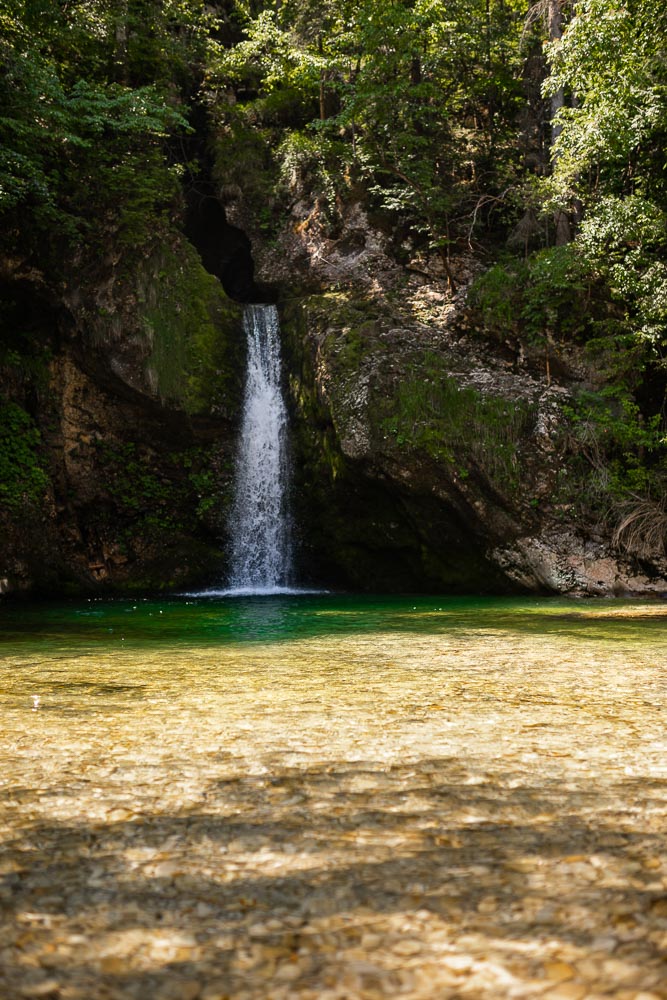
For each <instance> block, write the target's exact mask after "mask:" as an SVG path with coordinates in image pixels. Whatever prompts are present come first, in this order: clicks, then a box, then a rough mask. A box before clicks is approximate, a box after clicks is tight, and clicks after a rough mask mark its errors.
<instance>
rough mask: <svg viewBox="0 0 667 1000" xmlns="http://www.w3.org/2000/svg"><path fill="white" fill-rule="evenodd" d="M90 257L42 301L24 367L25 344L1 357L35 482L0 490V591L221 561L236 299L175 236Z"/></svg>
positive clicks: (150, 576)
mask: <svg viewBox="0 0 667 1000" xmlns="http://www.w3.org/2000/svg"><path fill="white" fill-rule="evenodd" d="M101 271H103V272H104V274H105V277H104V280H102V279H101V278H99V279H98V280H97V281H94V282H91V281H90V280H88V283H87V284H86V283H84V282H82V283H81V284H80V285H76V284H75V283H74V282H72V283H70V284H69V286H68V287H66V288H65V289H64V291H63V295H62V299H61V300H60V301H50V302H49V303H47V304H46V305H45V306H44V308H43V310H42V311H41V313H40V324H41V327H40V330H39V331H38V333H39V335H40V336H41V337H43V336H44V328H45V327H46V326H47V325H48V324H51V325H52V331H53V332H52V337H51V347H50V350H49V352H48V355H47V357H46V360H43V361H41V360H40V365H41V367H40V369H39V371H38V372H37V374H36V375H32V377H31V379H30V380H28V379H27V377H26V375H25V372H26V371H27V370H28V361H27V360H26V359H19V362H17V363H16V371H15V372H14V373H12V371H11V370H9V369H6V370H5V371H3V372H1V373H0V376H1V377H2V385H3V390H4V394H6V395H7V396H9V397H10V398H11V399H12V404H11V405H12V406H14V407H15V408H16V411H17V412H19V413H23V414H24V419H25V420H26V421H28V420H30V421H31V426H32V427H33V428H34V431H33V433H34V434H37V436H38V441H39V443H38V445H37V446H36V448H35V450H34V455H32V459H33V460H34V463H35V465H36V467H38V468H39V469H40V470H41V473H42V475H43V476H44V477H45V478H46V481H47V484H48V485H47V487H46V488H45V490H42V491H41V492H39V493H37V492H35V491H33V494H31V495H29V494H28V492H27V491H23V492H22V491H21V488H20V486H18V487H17V488H16V490H15V494H16V495H15V496H10V497H9V501H10V502H9V503H7V504H5V505H4V506H3V504H2V503H0V539H1V545H0V587H1V588H2V592H5V593H13V592H21V591H33V592H35V591H38V592H44V593H47V594H49V595H53V594H58V593H61V594H62V593H63V592H65V593H68V592H82V591H84V592H90V591H92V592H96V591H100V590H101V591H105V590H106V591H114V590H120V591H123V592H126V591H128V590H137V589H163V588H169V587H174V586H183V585H185V584H188V583H192V582H198V581H200V580H202V579H209V580H213V579H218V578H219V576H220V574H221V573H222V572H223V569H224V541H225V538H224V524H225V511H226V506H227V505H228V503H229V494H230V488H231V478H232V474H233V468H232V465H233V448H234V435H235V421H236V414H237V412H238V408H239V405H240V397H241V391H242V381H243V350H244V348H243V332H242V321H241V307H240V306H239V305H237V304H236V303H233V302H231V300H229V299H227V297H226V296H225V294H224V292H223V291H222V288H221V287H220V284H219V282H218V281H217V280H216V279H215V278H213V277H211V276H210V275H208V274H207V273H206V272H205V271H204V269H203V268H202V266H201V264H200V263H199V261H198V259H197V255H196V252H195V251H194V249H193V248H192V247H191V246H189V244H187V243H185V242H184V241H181V242H178V241H176V242H175V243H174V245H172V246H162V247H160V248H158V249H155V250H154V251H153V252H152V253H151V254H147V255H146V256H144V257H143V258H141V259H139V260H138V261H135V262H134V265H133V268H131V269H130V268H129V267H128V265H127V262H123V261H120V260H109V261H105V262H103V264H102V266H101ZM31 363H32V366H33V368H35V362H34V361H32V362H31ZM26 460H27V459H26ZM0 499H2V498H0Z"/></svg>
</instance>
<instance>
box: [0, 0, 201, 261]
mask: <svg viewBox="0 0 667 1000" xmlns="http://www.w3.org/2000/svg"><path fill="white" fill-rule="evenodd" d="M65 9H66V13H65V12H64V10H65ZM65 9H61V8H60V7H58V9H57V13H56V16H55V18H51V17H50V15H49V16H48V17H47V16H46V13H47V12H46V11H45V10H44V9H43V6H42V5H40V4H39V3H27V2H26V3H23V4H18V5H11V6H10V5H9V4H7V3H6V0H5V2H3V3H1V4H0V19H1V20H2V24H3V26H4V27H5V29H6V31H5V34H4V37H3V39H2V41H1V42H0V58H2V61H3V68H4V71H3V74H2V75H1V76H0V107H2V115H1V117H0V220H1V221H2V222H3V228H4V232H5V240H6V241H7V245H6V247H5V252H11V253H13V254H16V253H17V252H19V253H21V252H23V253H24V254H27V253H32V254H34V255H35V257H36V259H37V261H39V263H40V264H41V265H42V266H45V265H48V266H49V267H50V268H52V269H56V268H57V267H58V266H59V265H62V263H63V241H67V243H68V244H69V248H70V251H71V252H73V251H74V249H75V247H81V246H84V247H85V246H87V245H94V244H95V242H96V241H97V240H99V239H100V236H101V235H102V234H104V235H105V236H106V235H107V233H108V232H112V233H115V234H116V235H117V237H118V239H119V240H120V242H121V243H125V244H133V243H135V242H136V241H137V240H140V239H142V238H146V237H147V236H148V235H149V234H150V233H151V232H154V227H155V216H156V215H159V213H160V212H161V211H164V210H166V209H168V208H169V206H170V205H172V204H173V202H174V197H175V194H176V191H177V186H176V175H175V173H174V171H173V170H171V169H170V168H169V167H168V166H167V164H166V162H165V158H164V141H165V139H166V138H167V136H168V135H170V134H172V133H173V132H174V131H179V130H182V129H183V128H185V121H184V119H183V117H182V116H181V115H180V113H179V112H178V111H177V109H176V108H175V107H174V106H173V99H171V98H168V97H167V95H166V93H165V92H163V91H161V90H160V89H159V88H158V87H156V86H154V85H153V84H150V85H147V86H130V85H128V83H127V82H125V81H121V80H115V79H113V74H111V77H112V78H111V79H109V78H106V79H105V78H104V74H103V73H102V66H103V65H104V58H103V57H102V54H101V48H100V47H101V46H102V49H103V48H104V46H103V44H102V43H103V41H104V44H105V45H107V47H108V45H109V44H111V37H115V35H113V36H112V35H111V32H112V28H113V19H110V17H109V16H107V15H106V14H105V13H104V11H105V10H106V8H105V6H104V5H102V4H101V3H95V2H92V0H91V2H90V3H78V4H73V5H67V6H66V8H65ZM70 28H71V29H72V33H71V34H70V33H69V29H70ZM74 29H76V30H74ZM146 30H149V29H146ZM0 249H2V247H1V245H0Z"/></svg>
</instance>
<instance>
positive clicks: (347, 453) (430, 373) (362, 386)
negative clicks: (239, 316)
mask: <svg viewBox="0 0 667 1000" xmlns="http://www.w3.org/2000/svg"><path fill="white" fill-rule="evenodd" d="M293 211H294V212H295V213H297V214H298V212H299V211H301V215H302V218H300V219H299V220H298V221H295V220H294V219H293V220H292V223H291V226H289V227H286V230H285V232H284V233H283V235H282V238H281V240H280V241H279V244H278V245H279V247H280V248H281V253H280V255H279V256H276V255H275V254H276V251H275V250H272V251H270V252H267V253H265V254H264V255H263V257H262V264H261V267H262V276H263V280H265V281H269V282H270V281H272V280H273V281H275V282H277V283H278V282H283V283H284V282H286V281H287V280H288V276H289V279H290V280H291V287H290V288H289V289H288V290H287V291H286V293H285V301H284V305H283V310H282V311H283V326H284V330H285V337H286V340H287V344H288V353H289V363H290V366H291V369H292V375H291V391H292V399H293V408H294V413H295V451H296V453H297V455H298V461H297V506H298V509H299V518H300V523H301V524H302V541H303V553H302V557H303V562H304V566H305V567H307V568H308V569H309V570H310V573H311V575H312V576H313V578H315V579H319V580H332V579H334V580H335V579H340V581H341V582H342V583H344V584H346V585H352V586H356V587H364V588H370V589H372V588H380V589H403V590H410V589H417V590H430V589H433V590H442V589H445V590H455V591H460V592H466V591H472V592H480V591H481V592H503V591H505V592H512V591H524V592H525V591H529V592H531V591H532V592H538V593H545V592H546V593H564V594H573V595H575V594H576V595H586V594H588V595H614V594H623V595H631V594H651V593H654V594H659V593H664V592H665V591H666V590H667V561H666V560H665V557H664V552H663V551H661V550H659V549H655V550H653V551H650V552H647V551H646V549H645V548H644V549H643V550H642V551H641V552H640V553H637V552H633V551H632V550H631V548H629V547H628V548H627V549H626V550H622V549H621V548H620V547H619V545H618V544H614V540H613V539H614V524H613V519H612V520H611V521H606V522H603V521H602V520H601V518H600V516H599V512H596V511H595V510H593V509H591V510H587V509H586V506H585V504H584V503H583V502H582V491H585V482H582V473H581V468H580V467H577V462H576V456H575V454H574V450H573V444H572V439H571V434H570V431H569V429H568V418H567V410H568V407H570V406H571V405H572V401H573V398H574V397H575V395H576V394H577V393H578V392H580V391H581V390H585V389H592V388H596V387H599V384H600V377H599V375H597V373H596V372H595V371H594V370H592V369H591V368H590V366H589V365H588V364H587V363H586V361H585V358H584V356H583V354H582V352H581V351H577V349H576V348H573V347H572V346H571V345H569V346H566V345H561V346H559V345H550V357H548V358H546V357H545V356H544V354H542V353H541V351H538V350H533V351H531V350H527V349H526V347H525V345H524V346H519V345H518V344H514V343H511V342H509V341H508V343H506V344H497V343H496V344H494V343H492V342H490V341H489V340H488V339H487V338H485V337H484V336H482V335H481V334H480V331H478V330H477V329H476V328H475V322H474V317H473V316H472V314H471V312H470V310H469V308H468V307H467V302H466V296H467V290H468V287H469V285H470V281H471V279H472V277H473V275H474V272H475V264H474V262H473V261H471V260H460V261H457V262H455V270H456V273H457V277H458V279H459V284H458V285H457V288H456V291H455V292H454V293H453V294H452V293H451V292H450V290H448V288H447V285H446V281H445V276H444V274H443V273H442V268H441V267H439V266H438V264H437V263H436V262H434V261H433V260H428V259H423V258H421V259H419V260H417V261H413V262H411V263H410V264H409V265H408V266H407V267H399V266H398V265H397V264H396V262H395V261H392V259H391V256H390V254H389V252H388V249H387V242H388V240H387V237H386V235H383V234H382V233H379V232H376V231H373V229H372V227H371V226H370V224H369V222H368V219H367V217H366V216H365V215H364V213H363V211H362V210H361V209H359V210H357V211H354V210H350V211H349V213H348V215H347V217H346V219H345V221H344V225H343V228H342V231H340V232H339V233H338V235H337V238H336V239H335V240H334V239H332V238H330V237H328V236H327V235H326V234H325V233H324V232H323V231H322V230H321V229H320V228H318V226H317V223H316V222H313V221H312V220H311V219H309V218H308V217H307V216H305V207H302V208H299V206H298V205H297V206H296V207H295V209H294V210H293ZM584 477H585V473H584Z"/></svg>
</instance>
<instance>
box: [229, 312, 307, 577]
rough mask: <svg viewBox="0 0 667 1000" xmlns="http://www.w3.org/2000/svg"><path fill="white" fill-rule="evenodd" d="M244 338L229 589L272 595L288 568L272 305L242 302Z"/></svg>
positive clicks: (283, 429) (282, 412) (282, 417)
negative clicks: (245, 352) (245, 364)
mask: <svg viewBox="0 0 667 1000" xmlns="http://www.w3.org/2000/svg"><path fill="white" fill-rule="evenodd" d="M243 325H244V328H245V332H246V337H247V341H248V371H247V375H246V385H245V397H244V402H243V418H242V421H241V433H240V437H239V444H238V450H237V455H236V479H235V493H234V502H233V506H232V513H231V518H230V522H229V529H230V536H231V573H230V579H229V585H230V588H231V589H232V590H233V591H236V592H238V591H241V592H246V593H275V592H277V591H280V590H285V589H288V588H289V583H290V577H291V574H292V544H291V524H290V515H289V505H288V500H289V496H288V495H289V482H290V475H289V463H288V454H287V409H286V407H285V401H284V399H283V395H282V391H281V384H280V383H281V363H280V328H279V325H278V311H277V310H276V308H275V306H257V305H253V306H246V310H245V314H244V318H243Z"/></svg>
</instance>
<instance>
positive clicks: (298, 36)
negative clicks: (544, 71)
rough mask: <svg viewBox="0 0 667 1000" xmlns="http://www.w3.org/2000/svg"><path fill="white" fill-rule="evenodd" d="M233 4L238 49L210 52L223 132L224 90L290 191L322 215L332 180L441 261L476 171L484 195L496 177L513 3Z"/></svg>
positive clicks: (513, 83) (515, 11) (507, 129)
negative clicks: (271, 136)
mask: <svg viewBox="0 0 667 1000" xmlns="http://www.w3.org/2000/svg"><path fill="white" fill-rule="evenodd" d="M239 7H240V12H241V18H242V20H243V21H244V29H245V30H244V38H243V40H242V41H240V42H239V43H238V44H236V45H235V46H233V47H232V48H231V49H229V50H226V51H220V50H219V51H218V53H217V55H216V57H215V58H214V59H213V60H212V61H211V63H210V66H209V76H208V79H207V87H208V88H209V90H210V91H211V97H212V98H213V94H214V92H217V93H220V91H221V90H224V91H225V98H224V100H220V99H219V98H218V99H217V101H216V100H215V99H214V98H213V103H214V105H215V108H216V113H217V114H218V116H219V121H220V127H221V129H222V130H223V131H224V129H225V127H229V125H230V124H231V123H233V121H234V119H235V117H237V116H238V110H237V107H235V106H230V103H229V97H228V95H229V92H230V90H233V91H235V92H236V94H237V95H238V101H239V103H240V104H242V106H243V107H244V108H248V109H250V114H251V115H254V119H255V126H256V127H257V128H258V129H260V130H261V129H262V128H267V127H270V128H273V129H274V130H276V133H277V134H276V136H275V141H274V142H273V143H272V146H273V147H274V153H273V155H274V157H275V160H276V162H277V164H278V166H279V170H280V175H281V178H282V180H283V182H285V180H288V185H287V187H288V188H289V189H290V190H291V192H292V193H293V194H294V193H298V192H299V191H301V190H303V189H304V187H308V185H310V187H309V190H310V191H312V192H313V194H314V195H315V196H320V197H321V198H322V200H323V203H324V204H326V205H327V207H328V214H329V216H331V215H332V214H333V213H332V211H331V206H332V205H333V204H334V203H335V197H336V196H337V195H339V194H340V193H341V190H343V189H344V184H341V181H342V180H343V179H345V182H346V183H347V184H349V185H350V186H352V185H353V183H354V182H355V181H359V180H361V181H363V183H364V184H365V185H366V188H367V191H368V192H370V193H371V194H372V196H373V198H374V201H375V204H376V206H378V207H379V208H381V209H383V210H384V211H388V212H391V213H392V214H394V215H397V216H398V217H399V219H400V220H401V221H402V222H403V223H404V224H405V225H407V226H408V227H409V228H410V229H411V231H412V233H413V235H415V236H416V237H419V238H420V239H421V240H422V242H426V243H427V244H428V245H430V247H431V248H432V249H434V250H437V251H438V252H439V253H441V254H443V255H446V252H447V247H448V246H449V244H450V242H451V241H452V240H453V239H455V238H459V237H460V236H461V235H462V232H463V230H464V228H465V229H466V230H467V229H469V227H470V217H471V216H472V215H473V214H474V218H475V219H476V218H477V212H476V211H475V208H476V206H477V202H478V200H479V197H480V187H479V184H478V174H479V171H482V172H483V174H484V176H485V186H486V188H487V190H492V189H494V188H496V187H497V186H498V185H499V184H500V183H506V182H507V179H508V170H507V167H506V166H503V165H502V163H501V157H500V156H499V155H498V154H499V152H500V150H501V149H506V148H508V143H509V142H510V141H511V137H512V135H513V131H512V130H513V120H514V116H515V114H516V111H517V108H518V99H519V96H520V88H519V85H518V80H517V77H518V74H519V72H520V66H521V58H520V37H521V31H522V16H523V11H522V7H521V4H519V3H518V2H516V3H515V2H510V3H503V4H497V3H494V2H491V3H487V2H485V0H473V2H472V3H470V2H465V3H464V2H463V0H456V2H454V3H447V4H445V3H444V2H443V0H416V2H404V0H395V2H392V3H389V4H380V3H378V2H377V0H362V2H361V3H357V4H351V3H349V2H347V0H346V2H344V3H342V4H333V3H324V4H319V3H318V4H315V3H314V2H312V0H309V2H306V3H290V2H287V3H281V4H275V5H272V4H269V5H266V6H264V7H263V8H260V9H259V11H257V9H256V7H254V6H252V5H249V4H240V5H239ZM232 127H233V125H232ZM285 132H287V134H286V135H285V134H284V133H285ZM295 133H296V134H295ZM308 133H309V139H307V138H306V136H307V134H308ZM312 165H315V169H314V170H311V169H310V167H311V166H312ZM224 170H225V167H223V171H224ZM512 173H513V168H510V169H509V175H512ZM245 190H246V188H245V187H244V191H245ZM288 193H289V191H288ZM473 225H474V220H473Z"/></svg>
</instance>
